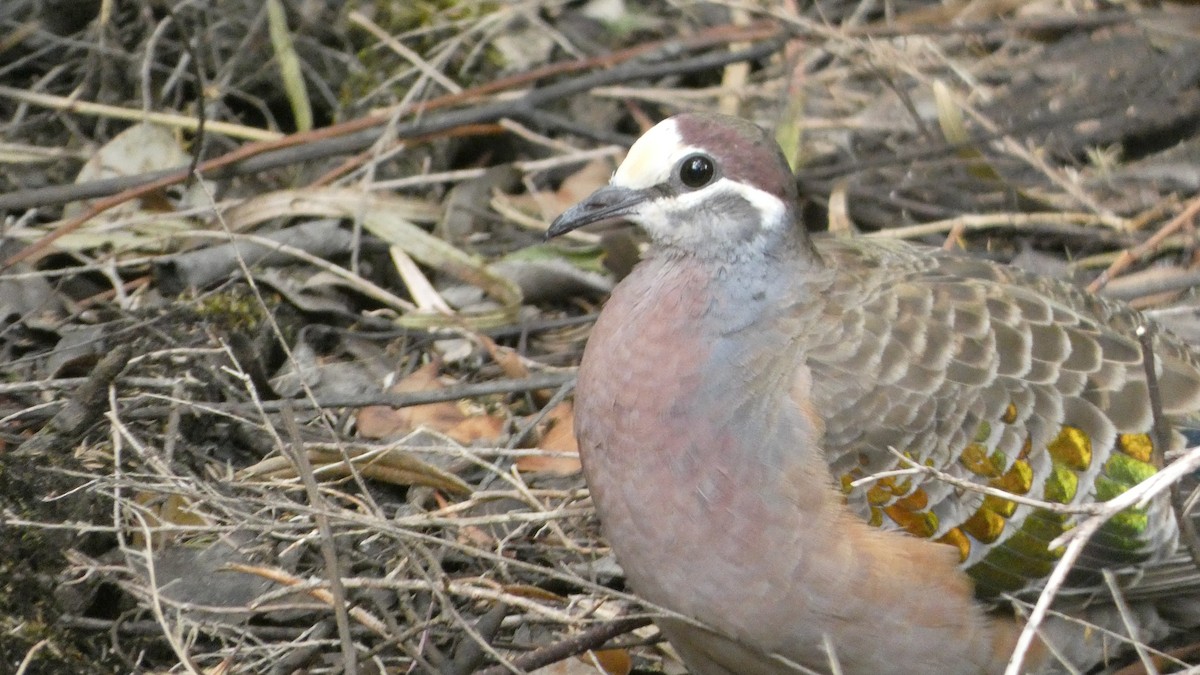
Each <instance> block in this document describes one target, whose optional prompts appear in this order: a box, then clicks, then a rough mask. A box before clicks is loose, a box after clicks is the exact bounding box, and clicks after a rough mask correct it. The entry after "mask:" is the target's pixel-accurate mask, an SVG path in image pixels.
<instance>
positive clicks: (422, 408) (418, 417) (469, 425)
mask: <svg viewBox="0 0 1200 675" xmlns="http://www.w3.org/2000/svg"><path fill="white" fill-rule="evenodd" d="M445 386H446V385H445V384H444V383H443V382H442V381H441V379H440V378H439V377H438V365H437V364H436V363H428V364H426V365H424V366H422V367H420V368H418V369H417V370H415V371H413V372H412V374H410V375H409V376H408V377H406V378H404V379H403V380H400V381H399V382H397V383H396V384H394V385H393V386H392V387H391V389H390V391H391V392H392V393H396V394H403V393H409V392H415V391H433V390H436V389H444V388H445ZM356 421H357V425H358V433H359V435H360V436H364V437H366V438H394V437H396V436H400V435H403V434H407V433H408V432H410V431H412V430H414V429H416V428H417V427H424V428H427V429H431V430H433V431H437V432H440V433H442V434H445V435H446V436H449V437H450V438H453V439H454V440H456V441H458V442H459V443H470V442H472V441H477V440H480V439H483V438H496V437H497V436H500V435H501V433H503V431H504V420H503V419H500V418H498V417H493V416H491V415H485V414H480V415H470V416H468V415H467V414H465V413H464V412H463V411H462V410H461V409H460V408H459V407H458V405H457V404H455V403H453V402H451V401H443V402H441V403H427V404H424V405H414V406H408V407H406V408H391V407H388V406H379V405H376V406H367V407H365V408H363V409H361V410H360V411H359V412H358V416H357V420H356Z"/></svg>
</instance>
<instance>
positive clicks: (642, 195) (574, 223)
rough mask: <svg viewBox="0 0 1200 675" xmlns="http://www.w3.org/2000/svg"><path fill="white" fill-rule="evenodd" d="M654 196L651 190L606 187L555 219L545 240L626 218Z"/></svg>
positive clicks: (614, 186) (547, 231) (615, 186)
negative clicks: (585, 226)
mask: <svg viewBox="0 0 1200 675" xmlns="http://www.w3.org/2000/svg"><path fill="white" fill-rule="evenodd" d="M653 196H654V195H653V194H652V192H651V191H650V190H634V189H631V188H627V187H621V186H618V185H605V186H604V187H602V188H600V189H599V190H596V191H595V192H593V193H592V194H591V195H590V196H589V197H588V198H587V199H584V200H583V201H581V202H579V203H578V204H576V205H575V206H572V207H571V208H569V209H567V210H566V211H564V212H563V214H562V215H561V216H559V217H557V218H555V219H554V222H553V223H550V229H548V230H546V238H547V239H553V238H554V237H557V236H559V235H560V234H566V233H567V232H570V231H571V230H574V229H577V228H580V227H583V226H584V225H591V224H592V223H598V222H600V221H601V220H608V219H610V218H620V217H622V216H627V215H629V214H631V213H633V212H634V211H636V210H637V208H638V206H640V205H641V204H642V203H644V202H646V201H647V200H649V199H651V198H652V197H653Z"/></svg>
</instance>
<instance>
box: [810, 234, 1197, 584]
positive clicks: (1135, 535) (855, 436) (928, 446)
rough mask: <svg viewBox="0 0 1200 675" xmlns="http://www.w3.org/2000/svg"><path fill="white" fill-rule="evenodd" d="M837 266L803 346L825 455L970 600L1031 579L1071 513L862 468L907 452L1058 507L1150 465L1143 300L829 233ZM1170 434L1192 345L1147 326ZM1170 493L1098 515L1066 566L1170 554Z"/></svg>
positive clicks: (1177, 421) (857, 503) (1190, 390)
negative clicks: (933, 550) (970, 594)
mask: <svg viewBox="0 0 1200 675" xmlns="http://www.w3.org/2000/svg"><path fill="white" fill-rule="evenodd" d="M817 248H818V250H819V251H820V253H821V256H822V258H823V259H824V261H825V263H826V265H827V266H828V267H830V268H831V269H835V270H837V272H836V273H835V274H833V275H832V276H831V279H832V281H831V287H830V288H829V290H828V292H827V293H826V294H824V298H825V303H826V304H825V314H826V316H825V317H824V320H823V321H821V322H819V323H818V324H815V325H814V326H813V329H814V330H815V331H818V334H817V335H814V336H813V339H812V345H811V349H810V351H809V355H808V358H809V364H810V367H811V368H812V373H813V374H812V382H813V398H814V401H815V403H816V406H817V408H818V409H820V410H824V411H827V414H826V415H825V452H826V455H827V458H828V461H829V465H830V468H831V472H832V474H833V477H834V479H835V480H836V481H839V482H840V483H841V485H842V488H843V490H844V491H845V494H846V498H847V502H848V505H849V506H850V507H851V509H852V510H853V511H855V512H856V513H858V514H859V515H860V516H861V517H863V518H865V519H866V520H868V522H870V523H872V524H875V525H878V526H880V527H883V528H886V529H894V530H902V531H906V532H909V533H911V534H913V535H916V536H918V537H923V538H927V539H931V540H934V541H938V542H941V543H944V544H948V545H951V546H954V547H955V548H957V549H958V551H959V554H960V559H961V561H962V564H963V567H964V568H965V569H966V570H967V573H968V574H969V575H970V576H971V577H972V578H973V579H974V581H975V583H976V589H977V594H978V595H979V596H980V597H981V598H985V599H990V598H995V597H996V596H998V595H999V594H1001V593H1005V592H1008V593H1020V592H1022V591H1034V590H1037V589H1038V588H1040V587H1041V585H1042V583H1043V581H1044V579H1045V577H1046V576H1047V575H1048V574H1049V573H1050V571H1051V569H1052V567H1053V566H1054V564H1055V563H1056V562H1057V561H1058V559H1059V557H1060V556H1061V555H1062V550H1061V549H1055V550H1052V549H1050V548H1049V546H1048V545H1049V543H1050V542H1051V541H1052V540H1053V539H1055V538H1056V537H1058V536H1059V535H1061V534H1063V533H1064V532H1065V531H1067V530H1068V529H1070V528H1071V527H1073V526H1074V525H1075V524H1076V523H1077V522H1078V521H1079V520H1080V519H1081V518H1082V516H1080V515H1072V514H1067V513H1061V512H1054V511H1052V510H1049V509H1044V508H1037V507H1034V506H1029V505H1025V504H1018V503H1016V502H1013V501H1011V500H1007V499H1003V498H999V497H995V496H985V495H983V494H981V493H977V492H972V491H970V490H966V489H963V488H962V487H961V486H955V485H954V484H952V483H951V482H948V481H944V480H939V479H938V478H936V477H934V476H932V475H930V474H920V473H915V474H908V475H903V476H892V477H883V478H880V479H878V480H866V481H861V480H860V479H864V478H867V477H869V476H871V475H872V474H874V473H877V472H880V471H888V470H893V469H898V468H904V462H903V461H902V460H901V459H900V458H898V457H897V456H896V454H895V453H894V452H893V451H892V450H890V449H894V450H895V452H898V453H900V454H901V455H903V456H904V457H905V458H907V459H910V460H913V461H915V462H917V463H919V464H922V465H925V466H929V467H932V468H935V469H938V470H939V471H942V472H944V473H947V474H950V475H951V476H953V477H955V478H958V479H960V480H963V481H968V482H970V483H974V484H977V485H983V486H988V487H993V488H999V489H1001V490H1004V491H1006V492H1010V493H1013V494H1017V495H1020V496H1023V497H1027V498H1031V499H1035V500H1044V501H1046V502H1050V503H1053V504H1060V505H1067V506H1080V505H1086V504H1088V503H1091V502H1094V501H1105V500H1108V499H1111V498H1112V497H1115V496H1116V495H1118V494H1120V493H1122V492H1124V491H1126V490H1128V489H1129V488H1130V487H1132V486H1133V485H1135V484H1137V483H1138V482H1140V481H1141V480H1143V479H1145V478H1147V477H1148V476H1150V475H1152V474H1154V473H1155V467H1154V459H1153V457H1152V448H1153V445H1154V444H1153V441H1152V439H1153V437H1154V431H1153V422H1154V420H1153V415H1152V413H1151V406H1150V402H1149V396H1148V393H1147V391H1148V390H1147V386H1146V377H1145V368H1144V364H1143V360H1142V350H1141V347H1140V343H1139V340H1138V338H1137V336H1136V334H1135V330H1136V328H1137V327H1138V326H1139V325H1141V324H1144V323H1145V321H1146V320H1145V318H1144V317H1143V316H1142V315H1141V314H1140V313H1138V312H1136V311H1134V310H1131V309H1129V308H1128V307H1126V306H1124V305H1120V304H1118V303H1114V302H1111V301H1107V300H1105V299H1103V298H1100V297H1097V296H1095V295H1092V294H1089V293H1087V292H1085V291H1084V290H1082V289H1079V288H1077V287H1075V286H1072V285H1069V284H1065V283H1061V282H1058V281H1055V280H1052V279H1046V278H1041V277H1035V276H1032V275H1028V274H1025V273H1023V272H1020V271H1018V270H1015V269H1012V268H1008V267H1003V266H999V265H994V264H991V263H988V262H986V261H980V260H974V259H970V258H964V257H958V256H953V255H949V254H943V253H941V252H937V251H932V250H926V249H917V248H914V247H912V246H909V245H907V244H904V243H900V242H889V241H882V240H863V239H859V240H855V241H853V242H847V241H844V240H837V239H827V240H822V241H819V242H818V244H817ZM1153 344H1154V346H1153V351H1154V356H1155V359H1156V362H1157V363H1158V368H1157V373H1158V375H1157V379H1158V386H1159V388H1160V391H1161V397H1162V405H1163V410H1164V412H1165V417H1166V420H1167V421H1168V422H1169V424H1170V425H1171V438H1172V443H1171V447H1170V448H1168V449H1167V450H1168V451H1173V450H1179V449H1180V448H1182V447H1183V435H1182V430H1184V429H1186V428H1187V427H1188V426H1189V425H1191V424H1192V423H1193V422H1194V421H1195V419H1196V417H1197V413H1198V412H1200V358H1198V357H1197V354H1196V352H1195V351H1193V350H1192V349H1191V348H1190V347H1189V346H1188V345H1187V344H1186V343H1184V342H1183V341H1181V340H1180V339H1178V338H1176V337H1175V336H1173V335H1171V334H1169V333H1165V332H1162V331H1161V330H1159V331H1156V332H1155V337H1154V343H1153ZM1177 541H1178V528H1177V526H1176V522H1175V518H1174V514H1173V512H1172V510H1171V507H1170V504H1169V500H1168V499H1167V498H1166V496H1163V497H1161V498H1159V499H1156V500H1154V501H1152V502H1151V503H1150V504H1148V505H1147V506H1146V507H1145V508H1144V509H1137V510H1134V509H1130V510H1128V511H1125V512H1123V513H1122V514H1120V515H1119V516H1118V517H1116V518H1114V519H1112V520H1111V521H1109V523H1108V524H1107V525H1105V526H1104V527H1103V528H1102V529H1101V530H1100V532H1099V533H1098V534H1097V535H1096V537H1095V538H1094V539H1093V540H1092V541H1091V543H1090V544H1089V545H1088V547H1087V549H1086V552H1085V554H1084V557H1083V559H1082V560H1081V562H1080V563H1079V564H1078V565H1077V566H1076V568H1075V572H1074V573H1073V574H1072V576H1071V578H1070V585H1071V586H1072V588H1073V589H1074V590H1076V591H1079V590H1088V589H1095V588H1099V587H1100V586H1101V585H1102V583H1103V581H1102V579H1101V577H1100V575H1099V573H1098V571H1099V570H1100V569H1101V568H1115V569H1118V570H1119V569H1121V568H1124V569H1127V570H1128V571H1130V572H1141V571H1142V569H1141V568H1143V567H1145V566H1146V565H1149V564H1153V563H1157V562H1159V561H1162V560H1164V559H1165V558H1167V557H1169V556H1170V555H1171V554H1173V553H1174V552H1175V550H1176V544H1177Z"/></svg>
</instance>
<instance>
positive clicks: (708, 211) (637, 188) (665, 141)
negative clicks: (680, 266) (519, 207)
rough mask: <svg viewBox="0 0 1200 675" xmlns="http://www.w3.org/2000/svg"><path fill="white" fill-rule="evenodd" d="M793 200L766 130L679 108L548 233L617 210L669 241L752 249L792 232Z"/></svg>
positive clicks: (681, 248) (723, 251)
mask: <svg viewBox="0 0 1200 675" xmlns="http://www.w3.org/2000/svg"><path fill="white" fill-rule="evenodd" d="M795 201H796V184H795V178H794V177H793V175H792V172H791V170H790V169H789V168H788V164H787V161H786V160H785V159H784V156H783V152H782V151H781V150H780V149H779V146H778V144H776V143H775V141H774V140H773V139H772V138H771V136H770V135H769V134H767V133H766V132H765V131H763V130H762V129H760V128H759V127H757V126H755V125H754V124H752V123H750V122H747V121H745V120H742V119H738V118H736V117H729V116H725V115H714V114H702V113H685V114H682V115H676V116H674V117H671V118H668V119H666V120H664V121H662V122H660V123H658V124H657V125H656V126H654V128H652V129H650V131H647V132H646V133H645V135H643V136H642V137H641V138H639V139H638V140H637V142H635V143H634V144H633V147H631V148H630V149H629V154H628V155H627V156H626V157H625V161H624V162H622V163H621V166H620V167H618V168H617V171H616V173H614V174H613V177H612V180H611V181H610V182H609V184H608V185H606V186H604V187H602V188H600V189H599V190H597V191H596V192H594V193H592V194H591V195H590V196H589V197H587V198H586V199H584V200H583V201H582V202H580V203H578V204H576V205H575V206H573V207H571V208H570V209H568V210H567V211H566V212H565V213H563V214H562V215H561V216H559V217H558V218H557V219H555V221H554V222H553V223H552V224H551V226H550V229H549V230H548V231H547V237H555V236H558V235H560V234H563V233H565V232H569V231H571V230H574V229H576V228H578V227H582V226H584V225H588V224H591V223H595V222H599V221H602V220H609V219H613V218H621V219H625V220H628V221H630V222H633V223H635V224H637V225H639V226H640V227H641V228H642V229H644V230H645V231H646V233H647V234H648V235H649V236H650V239H651V241H652V242H654V244H655V245H657V246H659V247H662V248H665V249H671V250H674V251H677V252H682V253H685V254H692V255H696V256H700V257H706V258H717V259H728V258H731V257H737V258H741V257H747V256H749V257H753V256H754V255H755V254H759V255H761V254H767V253H769V252H770V251H771V250H772V249H774V248H778V247H779V246H780V245H781V244H783V243H787V242H789V241H790V239H791V238H793V237H796V236H797V232H796V228H797V225H796V222H795V215H794V208H795ZM801 236H802V235H801Z"/></svg>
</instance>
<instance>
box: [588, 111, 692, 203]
mask: <svg viewBox="0 0 1200 675" xmlns="http://www.w3.org/2000/svg"><path fill="white" fill-rule="evenodd" d="M697 150H698V149H697V148H693V147H691V146H685V145H684V144H683V138H682V137H681V136H680V135H679V128H678V126H677V125H676V123H675V120H674V119H666V120H663V121H662V122H659V123H658V124H656V125H654V127H653V128H652V129H650V131H647V132H646V133H645V134H644V135H643V136H642V137H641V138H639V139H637V141H636V142H634V144H633V147H631V148H629V154H628V155H626V156H625V161H624V162H621V166H619V167H617V172H616V173H614V174H613V177H612V180H611V181H609V182H610V183H611V184H613V185H620V186H621V187H627V188H632V189H634V190H639V189H643V188H648V187H651V186H654V185H658V184H659V183H665V182H666V181H667V179H669V178H670V177H671V168H672V167H674V166H675V162H676V161H677V160H679V159H681V158H682V156H683V155H684V154H686V153H691V152H696V151H697Z"/></svg>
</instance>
